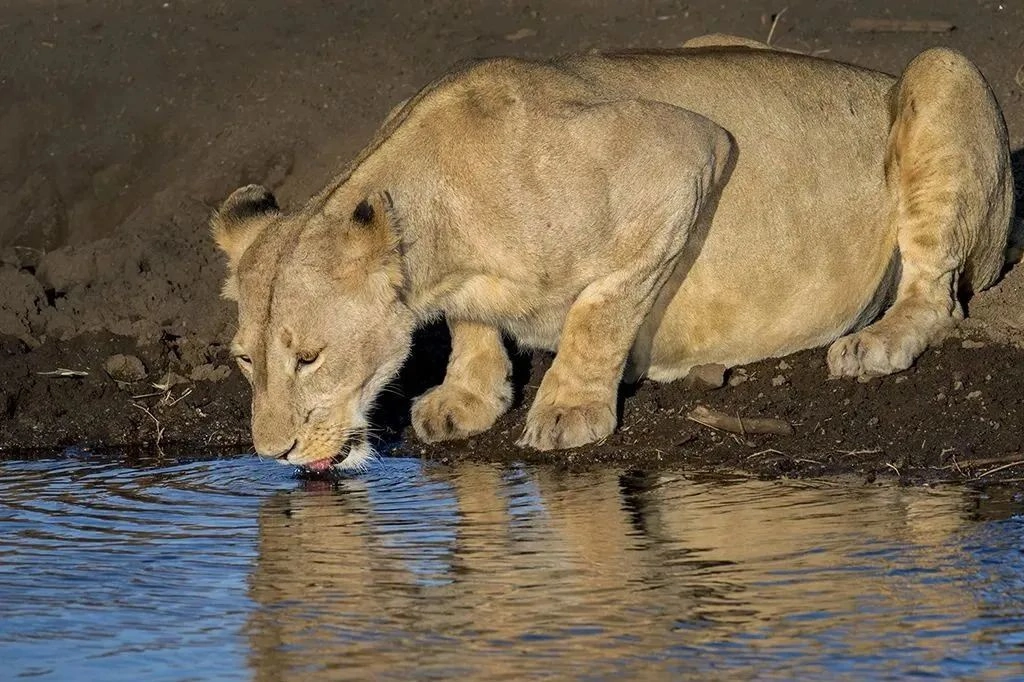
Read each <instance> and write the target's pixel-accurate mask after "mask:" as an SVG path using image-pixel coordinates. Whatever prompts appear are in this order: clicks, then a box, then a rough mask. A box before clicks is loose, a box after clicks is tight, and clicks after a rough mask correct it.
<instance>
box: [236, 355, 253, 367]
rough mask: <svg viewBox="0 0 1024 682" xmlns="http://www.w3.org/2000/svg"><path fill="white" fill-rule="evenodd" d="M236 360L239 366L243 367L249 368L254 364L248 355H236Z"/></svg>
mask: <svg viewBox="0 0 1024 682" xmlns="http://www.w3.org/2000/svg"><path fill="white" fill-rule="evenodd" d="M235 360H237V361H238V364H240V365H242V366H243V367H248V366H249V365H251V364H252V358H250V357H249V356H248V355H236V356H235Z"/></svg>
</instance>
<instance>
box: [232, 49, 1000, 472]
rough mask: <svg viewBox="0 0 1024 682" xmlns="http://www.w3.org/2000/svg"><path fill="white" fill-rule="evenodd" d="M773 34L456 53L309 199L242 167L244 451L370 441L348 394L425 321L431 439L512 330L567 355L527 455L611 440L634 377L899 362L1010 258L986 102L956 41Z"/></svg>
mask: <svg viewBox="0 0 1024 682" xmlns="http://www.w3.org/2000/svg"><path fill="white" fill-rule="evenodd" d="M716 43H717V44H716ZM763 47H764V46H759V45H756V44H751V43H750V42H749V41H743V40H742V39H731V38H711V39H702V40H700V41H699V43H698V44H697V45H696V46H693V45H691V46H684V47H683V48H681V49H678V50H668V51H659V52H629V53H619V54H606V55H586V56H573V57H567V58H562V59H557V60H553V61H542V62H531V61H523V60H518V59H488V60H483V61H477V62H473V63H470V64H466V65H463V66H461V67H458V68H456V69H455V70H453V71H452V72H450V73H448V74H447V75H445V76H443V77H441V78H440V79H438V80H437V81H435V82H433V83H431V84H430V85H428V86H427V87H425V88H424V89H423V90H421V91H420V92H419V93H418V94H417V95H415V96H414V97H412V98H411V99H409V100H408V101H407V102H404V103H403V104H402V105H400V106H399V107H397V108H396V109H395V110H394V111H392V112H391V114H390V115H389V117H388V118H387V120H386V121H385V123H384V124H383V126H382V127H381V128H380V130H379V132H378V133H377V134H376V136H375V138H374V139H373V140H372V141H371V143H370V144H369V146H367V147H366V148H365V149H364V150H363V151H362V153H360V154H359V155H358V157H357V158H356V159H355V161H354V162H353V163H352V164H351V165H350V166H349V167H348V168H347V169H346V170H345V171H344V172H343V173H342V174H341V175H339V176H338V177H336V178H335V179H334V180H333V181H331V182H330V184H328V185H327V187H326V188H324V189H323V190H322V191H321V192H320V193H319V194H317V195H316V196H314V197H313V198H312V199H310V200H309V201H308V203H306V205H305V206H303V207H302V208H301V209H299V210H297V211H294V212H285V211H282V210H280V209H279V208H278V205H277V202H276V201H275V199H274V197H273V196H272V195H271V194H270V192H268V191H267V190H266V189H264V188H262V187H259V186H254V185H250V186H247V187H243V188H241V189H238V190H236V191H235V192H234V193H233V194H232V195H231V196H230V197H228V199H227V200H226V201H225V202H224V204H223V206H222V207H221V208H220V209H219V210H218V211H217V212H216V214H215V215H214V217H213V219H212V228H213V232H214V235H215V239H216V241H217V243H218V245H219V246H220V247H221V248H222V249H223V250H224V251H225V252H226V253H227V256H228V261H229V263H228V269H229V274H228V277H227V282H226V284H225V287H224V295H225V296H226V297H228V298H233V299H236V300H237V301H238V306H239V329H238V334H237V336H236V337H235V340H234V352H235V355H236V357H237V358H238V363H239V365H240V366H241V368H242V371H243V372H244V373H245V375H246V377H248V379H249V381H250V382H251V383H252V386H253V405H252V407H253V411H252V434H253V442H254V444H255V447H256V450H257V451H258V452H259V453H260V454H261V455H263V456H266V457H271V458H276V459H278V460H281V461H283V462H287V463H289V464H294V465H302V466H308V467H311V468H313V469H316V470H323V469H327V468H329V467H331V466H337V467H342V468H346V467H358V466H360V465H362V464H364V463H365V462H366V460H367V458H368V457H369V456H370V453H371V451H370V447H369V445H368V443H367V436H366V429H367V419H366V414H367V411H368V410H369V409H370V406H371V405H372V403H373V402H374V399H375V397H376V396H377V394H378V393H379V392H380V390H381V389H382V388H383V387H384V385H385V384H387V383H388V381H389V380H390V379H391V378H392V377H393V376H394V375H395V374H396V372H397V371H398V369H399V367H400V366H401V365H402V363H403V361H404V360H405V358H406V355H407V353H408V350H409V345H410V338H411V335H412V333H413V330H414V328H416V327H417V325H419V324H421V323H423V322H424V321H427V320H432V319H436V318H438V317H441V316H444V317H445V318H446V319H447V322H448V325H449V327H450V330H451V335H452V352H451V357H450V360H449V363H448V370H447V376H446V377H445V380H444V382H443V383H442V384H441V385H440V386H437V387H435V388H433V389H432V390H430V391H428V392H427V393H425V394H424V395H422V396H420V397H419V398H418V399H417V400H416V401H415V403H414V404H413V409H412V420H413V426H414V428H415V430H416V433H417V434H418V435H419V436H420V437H421V438H422V439H424V440H427V441H438V440H444V439H453V438H464V437H467V436H469V435H471V434H475V433H478V432H481V431H483V430H485V429H487V428H489V427H490V426H491V425H492V424H493V423H494V421H495V420H496V419H497V418H498V416H499V415H501V414H502V413H503V412H504V411H505V410H506V409H507V408H508V407H509V403H510V401H511V397H512V388H511V386H510V383H509V372H510V363H509V359H508V357H507V356H506V352H505V348H504V347H503V345H502V333H505V334H508V335H510V336H511V337H513V338H514V339H515V340H516V341H517V342H518V343H519V344H522V345H524V346H529V347H536V348H545V349H551V350H555V351H557V356H556V357H555V359H554V362H553V363H552V365H551V368H550V369H549V370H548V372H547V374H546V375H545V376H544V379H543V381H542V383H541V385H540V387H539V391H538V393H537V397H536V400H535V401H534V402H533V405H532V406H531V408H530V410H529V413H528V416H527V420H526V429H525V432H524V433H523V435H522V438H521V440H520V443H521V444H522V445H525V446H530V447H534V448H538V449H541V450H548V449H555V448H572V447H577V446H580V445H584V444H586V443H590V442H592V441H594V440H597V439H600V438H603V437H605V436H607V435H608V434H610V433H611V432H612V431H613V430H614V428H615V426H616V393H617V390H618V387H619V383H620V380H622V379H623V376H624V373H625V374H627V375H628V376H629V377H639V376H642V375H646V376H647V377H650V378H651V379H653V380H655V381H671V380H673V379H676V378H678V377H681V376H684V375H685V374H686V373H687V372H688V370H689V369H690V368H691V367H693V366H694V365H698V364H703V363H712V362H716V363H722V364H724V365H727V366H732V365H737V364H742V363H747V362H751V361H753V360H757V359H760V358H766V357H771V356H779V355H785V354H787V353H791V352H793V351H796V350H800V349H803V348H809V347H814V346H819V345H823V344H828V343H831V344H832V345H831V347H830V348H829V351H828V366H829V370H830V372H831V373H832V374H833V375H838V376H848V377H863V376H873V375H882V374H888V373H891V372H897V371H900V370H903V369H905V368H907V367H908V366H910V364H911V363H912V362H913V361H914V359H915V358H916V357H917V356H918V355H919V354H920V353H921V352H923V350H924V349H925V348H926V347H927V346H928V344H929V343H930V342H932V341H934V340H936V339H937V338H938V337H939V336H940V335H942V334H943V332H944V331H945V330H946V329H947V328H948V327H949V326H950V325H951V324H953V323H954V321H955V320H957V319H959V318H960V317H962V312H961V307H960V304H959V302H958V294H963V293H968V292H971V291H978V290H980V289H983V288H985V287H987V286H989V285H990V284H992V283H993V281H994V280H995V279H996V277H997V276H998V275H999V272H1000V269H1001V267H1002V266H1003V263H1004V257H1003V253H1004V248H1005V246H1006V242H1007V234H1008V230H1009V227H1010V221H1011V215H1012V213H1013V191H1012V187H1011V175H1010V158H1009V147H1008V143H1007V133H1006V127H1005V124H1004V122H1003V118H1002V115H1001V112H1000V110H999V108H998V105H997V104H996V101H995V99H994V97H993V95H992V92H991V91H990V89H989V88H988V86H987V84H986V83H985V80H984V78H983V77H982V75H981V74H980V73H979V72H978V70H977V68H975V67H974V66H973V65H972V64H971V62H969V61H968V60H967V59H966V58H965V57H963V56H962V55H960V54H958V53H957V52H954V51H952V50H948V49H933V50H928V51H926V52H924V53H922V54H921V55H919V56H918V57H917V58H916V59H914V60H913V61H912V62H911V63H910V65H909V66H908V67H907V68H906V70H905V71H904V72H903V74H902V76H901V77H900V78H898V79H896V78H893V77H891V76H888V75H885V74H882V73H877V72H874V71H869V70H866V69H862V68H858V67H855V66H850V65H847V64H842V63H837V62H831V61H826V60H822V59H816V58H812V57H808V56H805V55H800V54H792V53H784V52H778V51H774V50H769V49H761V48H763ZM883 310H885V312H884V314H883V315H881V317H880V318H879V315H880V313H882V311H883ZM876 318H878V319H876Z"/></svg>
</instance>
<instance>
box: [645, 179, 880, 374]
mask: <svg viewBox="0 0 1024 682" xmlns="http://www.w3.org/2000/svg"><path fill="white" fill-rule="evenodd" d="M879 164H881V159H879ZM879 173H880V171H879ZM756 176H757V174H756V173H750V172H748V169H744V168H741V167H739V166H738V167H737V169H736V171H735V173H734V175H733V178H732V181H733V182H735V183H736V184H735V185H734V186H731V187H729V188H727V190H726V192H725V193H724V194H723V196H722V200H721V202H720V203H719V206H718V210H717V212H716V214H715V217H714V220H713V222H712V225H711V227H710V229H709V230H708V233H707V238H706V239H705V241H704V243H703V246H702V247H701V248H700V251H699V254H698V255H697V257H696V259H695V260H694V261H693V265H692V267H691V268H690V269H689V271H688V272H687V273H686V274H685V276H684V278H683V280H682V283H681V284H680V285H679V288H678V290H677V292H676V293H675V295H674V296H673V297H672V299H671V301H670V303H669V304H668V307H667V308H666V310H665V314H664V316H663V318H662V320H661V324H660V326H659V328H658V330H657V332H656V334H655V336H654V343H653V346H652V349H651V366H650V369H649V371H648V376H650V377H651V378H653V379H656V380H666V381H667V380H671V379H675V378H678V377H680V376H683V375H685V374H686V372H687V371H688V370H689V369H690V367H692V366H694V365H699V364H705V363H711V362H718V363H722V364H724V365H727V366H733V365H737V364H742V363H746V362H751V361H753V360H758V359H761V358H766V357H775V356H779V355H784V354H787V353H790V352H793V351H796V350H801V349H804V348H812V347H816V346H821V345H823V344H826V343H829V342H831V341H832V340H834V339H835V338H837V337H838V336H839V335H841V334H843V333H845V332H846V331H848V330H849V329H850V328H851V327H853V326H855V325H856V324H857V323H858V322H867V321H868V320H865V319H863V317H864V315H865V312H866V311H869V310H870V309H871V308H872V307H874V306H876V305H877V302H878V299H879V298H881V297H884V296H886V295H887V293H888V292H887V290H886V289H887V287H888V286H889V285H890V284H891V282H890V279H891V278H890V277H887V272H888V273H889V274H890V275H891V274H892V273H891V271H889V270H888V268H889V265H890V262H891V261H892V259H893V257H894V255H895V253H896V234H895V229H894V227H893V221H892V217H891V215H890V213H891V210H892V208H891V207H892V199H891V197H890V194H889V192H888V190H887V189H886V188H885V186H884V183H882V182H880V181H879V182H874V181H863V182H861V183H853V182H851V183H846V184H845V186H844V183H841V182H838V180H837V182H836V183H834V186H829V183H825V186H823V187H821V188H820V189H819V190H818V192H820V195H819V197H818V200H817V201H810V202H797V201H792V202H788V203H786V202H783V204H776V205H775V207H774V208H770V207H771V206H772V204H771V202H772V201H773V197H772V194H773V192H777V191H779V189H780V188H779V187H777V186H775V184H774V183H765V184H767V185H768V186H767V187H761V188H758V187H755V185H756V184H757V183H758V182H763V180H762V179H760V178H758V177H756ZM850 184H856V185H857V186H856V187H854V188H852V189H853V190H854V191H850V190H851V188H850V187H849V185H850Z"/></svg>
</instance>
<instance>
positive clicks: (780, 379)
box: [772, 374, 789, 387]
mask: <svg viewBox="0 0 1024 682" xmlns="http://www.w3.org/2000/svg"><path fill="white" fill-rule="evenodd" d="M788 383H789V378H788V377H787V376H786V375H785V374H779V375H777V376H775V377H772V386H776V387H778V386H785V385H786V384H788Z"/></svg>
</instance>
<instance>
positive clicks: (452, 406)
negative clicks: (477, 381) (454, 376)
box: [412, 384, 511, 443]
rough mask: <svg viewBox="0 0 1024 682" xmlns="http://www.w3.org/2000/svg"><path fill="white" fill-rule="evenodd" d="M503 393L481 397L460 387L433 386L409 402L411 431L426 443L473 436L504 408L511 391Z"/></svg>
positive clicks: (487, 426)
mask: <svg viewBox="0 0 1024 682" xmlns="http://www.w3.org/2000/svg"><path fill="white" fill-rule="evenodd" d="M507 393H508V395H507V396H506V395H504V394H502V395H496V396H490V397H485V396H480V395H477V394H475V393H472V392H470V391H467V390H465V389H463V388H458V387H453V386H445V385H444V384H442V385H440V386H435V387H434V388H432V389H430V390H429V391H427V392H426V393H424V394H423V395H421V396H420V397H419V398H417V399H416V400H415V401H414V402H413V405H412V428H413V430H414V431H415V432H416V435H417V436H418V437H419V438H420V440H422V441H424V442H427V443H436V442H438V441H443V440H457V439H460V438H469V437H470V436H475V435H476V434H478V433H482V432H483V431H486V430H487V429H489V428H491V426H493V425H494V422H495V421H496V420H497V419H498V417H500V416H501V415H502V414H503V413H504V412H505V410H506V409H508V406H509V403H510V402H511V390H509V391H508V392H507Z"/></svg>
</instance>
